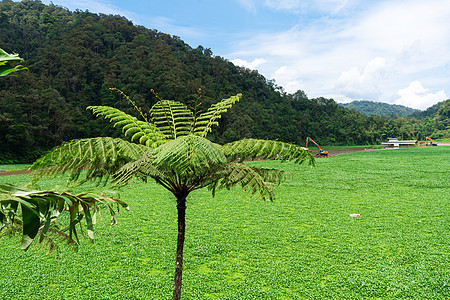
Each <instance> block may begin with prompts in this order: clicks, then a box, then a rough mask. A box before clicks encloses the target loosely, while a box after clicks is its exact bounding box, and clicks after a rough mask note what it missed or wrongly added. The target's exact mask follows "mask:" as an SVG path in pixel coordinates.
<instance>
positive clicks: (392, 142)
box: [381, 138, 417, 147]
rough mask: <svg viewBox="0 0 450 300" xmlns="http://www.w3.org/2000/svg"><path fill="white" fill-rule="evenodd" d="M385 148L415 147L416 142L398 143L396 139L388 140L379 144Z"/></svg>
mask: <svg viewBox="0 0 450 300" xmlns="http://www.w3.org/2000/svg"><path fill="white" fill-rule="evenodd" d="M381 145H383V146H385V147H415V146H416V145H417V141H399V140H398V139H396V138H390V139H389V141H387V142H381Z"/></svg>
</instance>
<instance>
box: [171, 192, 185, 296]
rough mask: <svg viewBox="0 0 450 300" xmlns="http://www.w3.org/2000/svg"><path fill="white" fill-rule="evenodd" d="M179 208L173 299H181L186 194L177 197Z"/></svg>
mask: <svg viewBox="0 0 450 300" xmlns="http://www.w3.org/2000/svg"><path fill="white" fill-rule="evenodd" d="M177 210H178V240H177V258H176V263H175V282H174V286H173V300H180V299H181V280H182V272H183V246H184V232H185V228H186V222H185V220H186V196H183V197H180V198H178V199H177Z"/></svg>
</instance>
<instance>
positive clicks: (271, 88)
mask: <svg viewBox="0 0 450 300" xmlns="http://www.w3.org/2000/svg"><path fill="white" fill-rule="evenodd" d="M0 28H1V34H0V48H2V49H4V50H5V51H7V52H8V53H19V54H20V56H21V57H22V58H24V59H25V62H24V63H23V64H24V65H25V66H26V67H27V68H28V70H29V71H22V72H20V74H19V76H18V77H8V78H6V77H3V78H2V79H1V80H0V163H9V162H30V161H32V160H34V159H35V158H36V157H37V156H39V155H40V154H42V153H43V152H45V151H47V150H48V149H50V148H52V147H53V146H55V145H57V144H60V143H61V142H63V141H67V140H70V139H73V138H81V137H93V136H104V135H112V136H115V135H118V133H117V132H116V130H115V129H114V128H112V127H111V126H110V125H109V123H108V122H106V121H104V120H98V119H95V118H94V117H93V116H92V114H91V113H90V112H87V111H86V110H85V108H86V107H87V106H88V105H109V106H114V107H116V108H119V109H123V110H125V111H126V112H128V113H131V114H134V113H135V112H134V111H133V109H132V108H130V105H129V103H127V102H126V101H125V100H124V99H123V98H121V97H120V96H119V95H118V94H117V93H114V92H111V91H110V90H109V88H111V87H116V88H118V89H121V90H122V91H124V92H125V93H126V94H127V95H129V96H130V97H131V99H133V101H135V103H136V105H137V106H138V107H141V108H142V109H143V110H144V111H145V110H148V109H149V108H150V107H151V105H152V104H154V103H155V102H156V101H157V98H156V96H155V95H154V94H153V93H152V89H153V90H154V91H156V92H157V93H158V96H159V97H161V98H163V99H173V100H177V101H181V102H184V103H186V104H187V105H190V104H191V103H193V101H195V99H196V98H197V97H201V98H200V99H201V102H202V103H203V107H209V105H210V104H211V103H214V102H217V101H218V100H220V99H222V98H228V97H229V96H232V95H236V94H238V93H242V94H243V98H242V100H241V101H240V102H239V103H238V104H237V105H236V106H235V107H234V108H233V109H231V110H230V111H229V112H228V113H226V114H225V115H224V117H223V118H222V119H221V122H220V126H219V128H218V130H215V131H214V132H213V134H212V135H211V138H212V139H213V140H214V141H215V142H218V143H221V142H230V141H233V140H236V139H241V138H245V137H255V138H262V139H273V140H281V141H285V142H291V143H295V144H299V145H303V144H304V143H305V139H306V137H307V136H311V137H312V138H313V139H314V140H315V141H317V142H318V143H319V144H321V145H322V146H326V145H331V144H333V145H338V144H340V145H354V144H375V143H379V142H380V141H381V140H384V139H387V138H388V137H398V138H414V139H424V138H425V136H431V137H432V138H442V137H450V125H449V114H450V112H449V111H450V100H447V101H444V102H441V103H439V104H438V105H436V107H435V108H434V109H433V111H429V112H428V113H429V114H428V115H420V114H419V115H415V116H414V115H413V116H414V117H407V118H405V117H400V118H396V119H387V118H383V117H380V116H377V115H371V116H365V115H364V114H362V113H360V112H358V111H356V110H354V109H347V108H345V107H342V106H339V105H338V104H337V103H336V102H335V101H334V100H333V99H326V98H315V99H309V98H308V97H307V95H306V93H305V92H303V91H301V90H299V91H297V92H296V93H293V94H288V93H286V92H284V90H283V88H282V87H279V86H277V85H276V84H275V83H274V82H273V81H271V80H267V79H266V78H265V77H264V76H262V75H261V74H259V73H258V72H257V71H253V70H249V69H246V68H242V67H237V66H235V65H233V64H232V63H231V62H229V61H227V60H226V59H224V58H222V57H219V56H215V55H213V52H212V51H211V49H208V48H205V47H202V46H198V47H197V48H192V47H191V46H189V45H187V44H186V43H184V42H183V41H182V40H181V38H180V37H177V36H171V35H168V34H165V33H162V32H159V31H158V30H155V29H147V28H145V27H142V26H136V25H134V24H133V23H132V22H130V21H129V20H127V19H125V18H124V17H121V16H112V15H104V14H93V13H90V12H87V11H79V10H77V11H74V12H71V11H69V10H68V9H65V8H63V7H59V6H55V5H44V4H42V3H41V2H40V1H23V2H12V1H9V0H3V2H2V3H1V4H0ZM199 91H200V92H199Z"/></svg>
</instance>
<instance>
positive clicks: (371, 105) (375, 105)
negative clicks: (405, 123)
mask: <svg viewBox="0 0 450 300" xmlns="http://www.w3.org/2000/svg"><path fill="white" fill-rule="evenodd" d="M339 105H342V106H343V107H345V108H349V109H352V108H353V109H354V110H356V111H359V112H361V113H362V114H364V115H366V116H371V115H378V116H381V117H386V116H387V117H391V118H392V117H393V118H395V117H406V116H409V115H412V114H413V113H419V112H420V110H418V109H414V108H410V107H407V106H403V105H397V104H388V103H383V102H374V101H367V100H357V101H352V102H350V103H342V104H339Z"/></svg>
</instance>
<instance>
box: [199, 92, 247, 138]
mask: <svg viewBox="0 0 450 300" xmlns="http://www.w3.org/2000/svg"><path fill="white" fill-rule="evenodd" d="M241 97H242V94H238V95H236V96H232V97H230V98H227V99H223V100H222V101H220V102H219V103H215V104H213V105H211V107H210V108H209V109H208V110H207V111H206V112H204V113H202V114H200V116H198V118H196V119H195V121H194V126H193V131H192V133H193V134H195V135H199V136H201V137H206V135H207V134H208V132H210V131H211V128H212V126H213V125H216V126H217V125H219V123H218V122H217V120H218V119H220V117H221V116H222V114H223V113H225V112H226V111H227V110H228V109H229V108H230V107H232V106H233V104H234V103H236V102H238V101H239V99H240V98H241Z"/></svg>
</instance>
